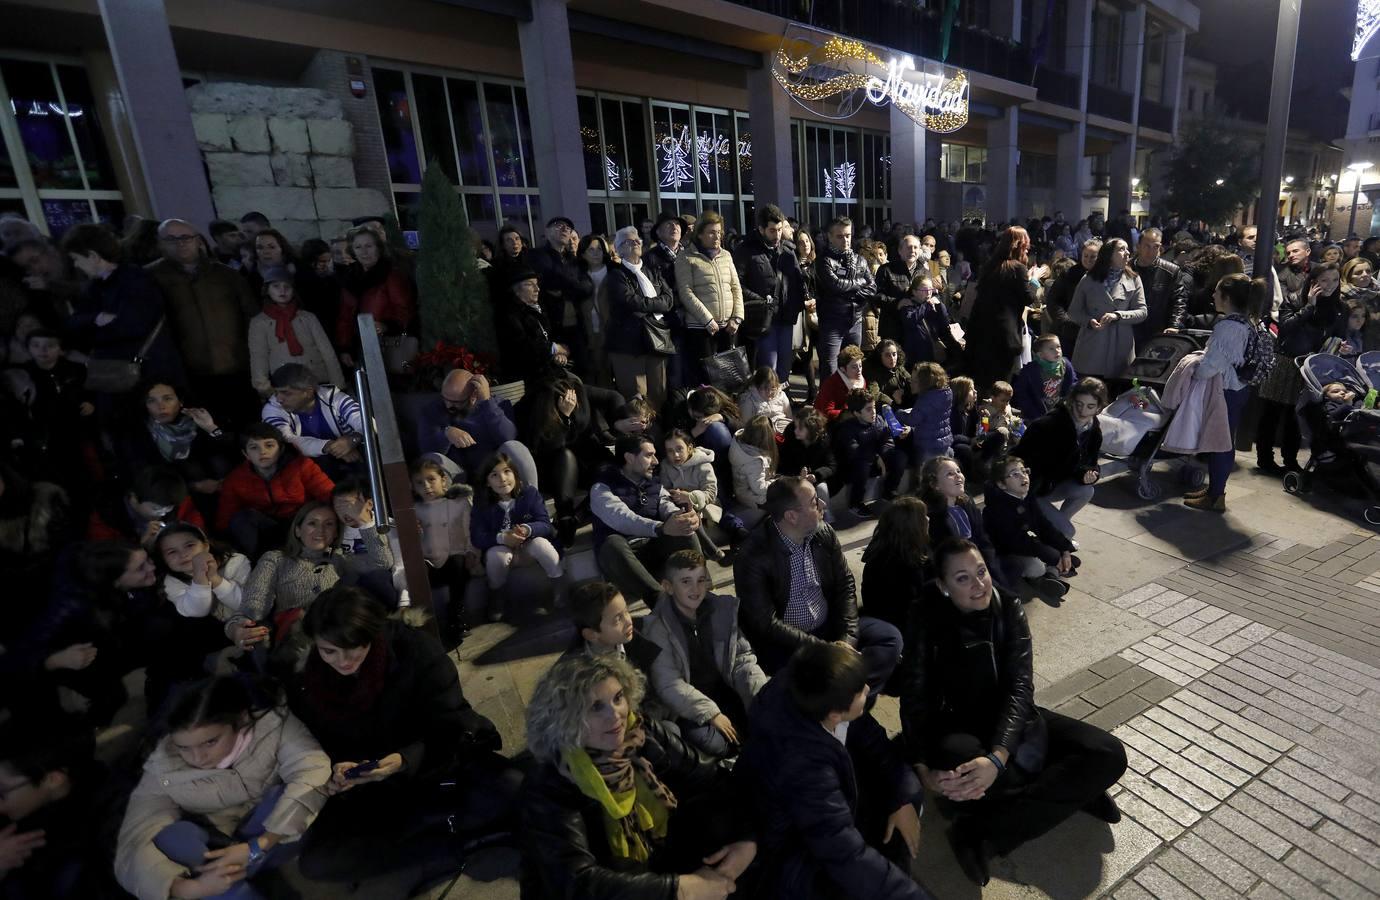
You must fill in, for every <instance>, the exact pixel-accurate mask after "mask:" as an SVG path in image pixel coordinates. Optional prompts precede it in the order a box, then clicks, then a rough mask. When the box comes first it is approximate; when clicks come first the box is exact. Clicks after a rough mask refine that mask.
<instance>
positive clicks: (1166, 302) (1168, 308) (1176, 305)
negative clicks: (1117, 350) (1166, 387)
mask: <svg viewBox="0 0 1380 900" xmlns="http://www.w3.org/2000/svg"><path fill="white" fill-rule="evenodd" d="M1163 249H1164V234H1163V232H1161V231H1160V230H1159V229H1158V228H1147V229H1145V230H1144V231H1142V232H1141V233H1140V241H1139V242H1138V243H1137V244H1136V258H1135V260H1134V262H1133V263H1132V268H1133V269H1134V270H1135V273H1136V275H1138V276H1139V277H1140V281H1141V284H1142V285H1143V286H1144V288H1145V309H1146V316H1145V321H1143V322H1141V323H1140V324H1138V325H1136V326H1135V328H1134V329H1133V331H1134V332H1135V336H1136V344H1137V345H1140V346H1143V345H1145V344H1146V343H1149V341H1150V339H1151V338H1154V337H1158V336H1159V335H1161V334H1175V333H1177V332H1178V331H1179V330H1180V329H1182V328H1183V327H1184V316H1185V315H1187V313H1188V283H1187V281H1186V280H1185V279H1184V276H1183V272H1182V271H1181V270H1180V269H1179V267H1178V266H1176V265H1174V263H1172V262H1170V261H1169V260H1167V259H1165V258H1164V257H1162V256H1161V255H1160V253H1161V252H1162V250H1163Z"/></svg>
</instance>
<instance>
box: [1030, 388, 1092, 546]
mask: <svg viewBox="0 0 1380 900" xmlns="http://www.w3.org/2000/svg"><path fill="white" fill-rule="evenodd" d="M1106 406H1107V386H1106V385H1105V384H1103V383H1102V381H1101V380H1099V379H1097V378H1080V379H1079V380H1078V382H1077V383H1076V384H1074V386H1073V389H1072V390H1071V391H1069V396H1068V399H1067V400H1065V401H1064V404H1063V406H1062V407H1061V408H1060V409H1056V410H1055V411H1054V412H1051V413H1048V414H1047V415H1044V416H1042V417H1040V418H1038V419H1035V420H1034V421H1033V422H1030V423H1029V424H1028V425H1027V426H1026V429H1025V434H1024V435H1023V436H1022V437H1021V442H1020V445H1019V449H1018V451H1017V452H1019V453H1020V454H1021V459H1024V460H1025V461H1026V464H1027V465H1028V466H1030V481H1031V486H1032V493H1034V495H1035V502H1036V503H1038V504H1040V511H1041V512H1043V513H1044V514H1045V518H1047V519H1049V521H1050V523H1051V524H1053V525H1054V527H1055V528H1057V529H1059V531H1060V532H1061V533H1062V534H1063V535H1064V536H1065V537H1068V538H1072V537H1073V536H1074V533H1075V531H1076V529H1075V528H1074V526H1073V517H1074V516H1075V515H1077V514H1078V511H1079V510H1081V509H1082V508H1083V507H1085V506H1087V505H1088V503H1089V502H1091V500H1092V497H1093V488H1094V486H1095V485H1096V484H1097V480H1098V478H1099V477H1101V471H1100V470H1099V468H1098V464H1097V457H1098V455H1099V454H1100V453H1101V452H1102V429H1101V427H1099V426H1098V424H1097V414H1098V413H1100V412H1101V411H1102V410H1103V409H1104V408H1105V407H1106ZM1055 503H1062V505H1061V506H1059V507H1056V506H1055V505H1054V504H1055Z"/></svg>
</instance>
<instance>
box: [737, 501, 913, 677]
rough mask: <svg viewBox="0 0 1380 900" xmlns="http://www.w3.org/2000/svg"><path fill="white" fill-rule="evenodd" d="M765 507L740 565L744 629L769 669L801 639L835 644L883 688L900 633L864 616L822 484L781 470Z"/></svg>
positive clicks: (787, 656)
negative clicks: (826, 513) (851, 652)
mask: <svg viewBox="0 0 1380 900" xmlns="http://www.w3.org/2000/svg"><path fill="white" fill-rule="evenodd" d="M766 510H767V518H766V519H765V520H764V521H763V522H762V524H760V525H758V526H757V527H756V528H755V529H753V532H752V536H751V537H749V538H748V540H747V543H745V544H744V545H743V548H742V551H741V552H740V553H739V554H738V558H737V560H736V561H735V562H734V564H733V583H734V587H735V588H736V590H737V592H738V601H739V604H740V609H739V619H740V620H741V622H742V625H743V634H744V635H746V636H747V639H748V641H749V642H750V643H751V644H752V647H753V650H755V651H756V653H757V659H758V662H759V663H760V664H761V666H762V670H763V671H765V672H767V673H768V674H771V673H774V672H776V671H777V670H778V669H780V668H781V667H782V666H784V665H785V664H786V661H787V660H788V659H790V656H791V654H792V653H794V652H795V651H796V649H797V648H798V647H800V646H801V645H802V644H826V643H836V644H841V645H847V646H849V647H850V648H853V649H855V650H857V651H858V652H860V653H861V654H862V657H863V663H864V665H865V667H866V670H867V683H868V684H869V685H871V686H872V689H873V690H874V691H876V690H880V689H881V687H882V685H884V684H886V682H887V679H888V678H890V677H891V672H892V670H893V669H895V668H896V661H897V658H898V657H899V655H900V652H901V634H900V632H898V631H897V630H896V628H895V627H894V626H892V625H889V624H887V623H886V622H883V621H881V620H880V619H874V618H871V617H869V616H864V617H862V618H861V619H859V618H858V601H857V594H856V591H855V586H854V583H853V573H852V571H851V570H850V569H849V567H848V561H847V560H846V559H844V556H843V547H842V545H841V544H840V543H839V537H838V535H837V534H836V533H835V532H834V529H833V528H830V527H829V526H828V525H825V524H824V522H823V504H822V503H820V501H819V497H818V496H817V495H816V493H815V486H814V485H812V484H811V483H810V482H808V481H806V480H805V479H804V478H799V477H796V476H791V475H782V476H781V477H780V478H777V479H776V480H775V481H773V482H772V485H771V487H770V488H768V489H767V502H766Z"/></svg>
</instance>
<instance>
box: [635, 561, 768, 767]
mask: <svg viewBox="0 0 1380 900" xmlns="http://www.w3.org/2000/svg"><path fill="white" fill-rule="evenodd" d="M712 587H713V580H712V579H711V578H710V577H709V569H708V567H707V566H706V565H705V561H704V557H703V556H700V555H699V554H698V553H695V552H693V551H690V550H681V551H678V552H676V553H673V554H671V556H670V558H669V559H667V560H666V574H665V575H664V576H663V577H662V579H661V588H662V591H664V592H665V597H664V598H663V599H661V600H659V601H657V605H656V609H654V610H653V611H652V614H651V615H650V616H648V617H647V620H646V622H644V623H643V629H642V630H643V632H644V633H645V635H646V639H647V640H649V641H651V642H652V643H653V644H656V645H657V646H658V647H660V648H661V652H660V653H659V654H657V656H656V658H655V659H654V660H653V661H652V667H651V668H652V671H651V682H652V687H653V689H654V690H655V691H656V695H657V697H659V698H660V699H661V701H662V702H663V703H664V704H665V705H666V706H667V707H669V710H670V713H671V715H672V716H674V718H675V719H676V721H677V724H679V725H680V729H681V734H682V735H683V736H684V737H685V739H686V740H687V741H689V742H690V743H691V744H693V745H695V746H696V747H698V748H699V749H700V750H702V751H704V752H705V753H708V754H710V755H712V756H721V757H722V756H733V755H735V754H736V753H737V752H738V748H739V747H740V746H742V743H743V738H745V737H746V736H747V720H748V715H747V712H748V707H750V706H751V705H752V698H753V697H755V696H756V695H757V692H758V691H759V690H761V689H762V686H763V685H765V684H766V683H767V676H766V675H765V674H763V673H762V669H761V667H759V666H758V665H757V657H756V655H755V654H753V652H752V645H751V644H749V643H748V641H747V638H745V637H743V634H742V631H741V630H740V629H739V625H738V599H737V598H736V597H734V596H732V595H731V594H715V593H714V592H713V591H712Z"/></svg>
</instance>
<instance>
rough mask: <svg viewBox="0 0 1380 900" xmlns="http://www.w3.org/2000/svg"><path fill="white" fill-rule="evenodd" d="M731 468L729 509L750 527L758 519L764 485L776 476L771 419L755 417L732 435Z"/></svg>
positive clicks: (729, 453)
mask: <svg viewBox="0 0 1380 900" xmlns="http://www.w3.org/2000/svg"><path fill="white" fill-rule="evenodd" d="M728 459H729V464H730V465H731V466H732V467H733V512H734V513H735V514H736V515H737V516H738V517H739V518H740V519H742V521H743V524H744V525H745V526H746V527H748V528H751V527H752V526H753V525H756V524H757V523H758V522H760V521H762V516H763V515H764V513H763V512H762V504H763V503H765V502H766V500H767V488H768V487H770V486H771V482H772V479H774V478H775V477H776V468H777V462H778V455H777V449H776V429H775V427H774V426H773V424H772V421H771V419H769V418H767V417H766V416H764V415H759V416H756V417H755V418H753V419H751V420H749V421H748V423H747V425H745V426H743V428H742V429H741V430H740V431H739V432H738V433H737V434H736V435H734V436H733V444H732V446H730V447H729V448H728Z"/></svg>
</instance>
